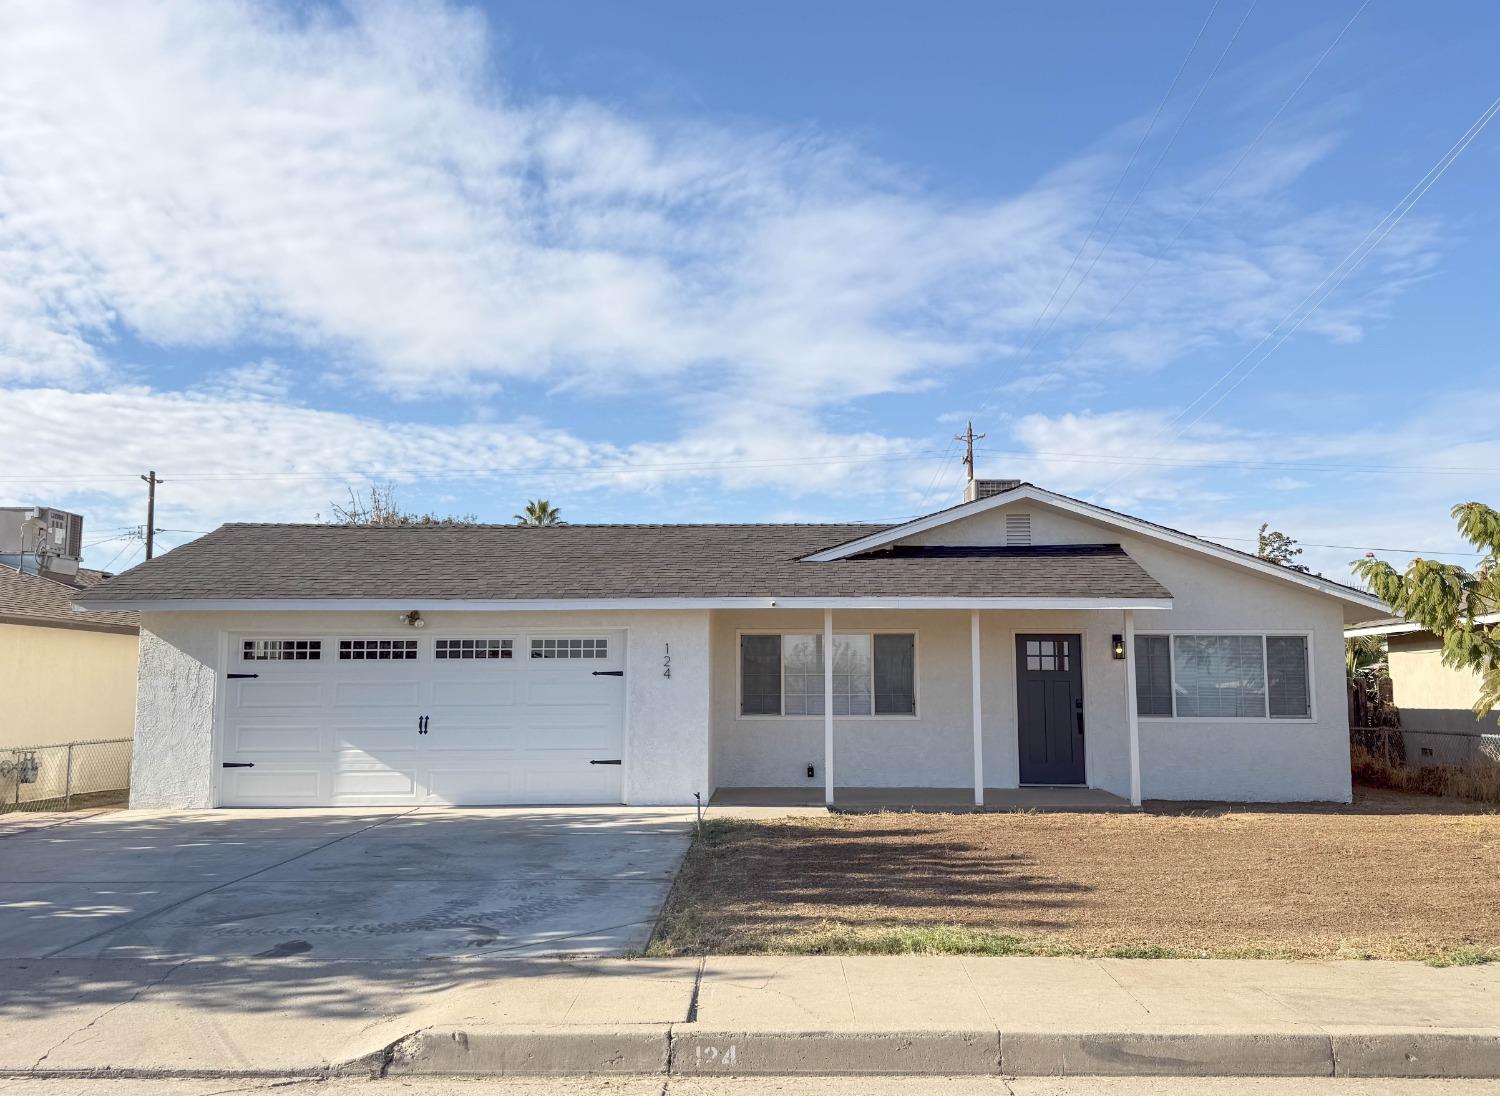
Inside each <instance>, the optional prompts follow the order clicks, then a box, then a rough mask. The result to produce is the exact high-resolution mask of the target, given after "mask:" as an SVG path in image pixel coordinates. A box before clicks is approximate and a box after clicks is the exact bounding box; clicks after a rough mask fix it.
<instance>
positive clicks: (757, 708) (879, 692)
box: [740, 632, 917, 716]
mask: <svg viewBox="0 0 1500 1096" xmlns="http://www.w3.org/2000/svg"><path fill="white" fill-rule="evenodd" d="M823 703H824V697H823V636H822V635H821V634H820V633H798V632H788V633H780V632H775V633H756V634H750V633H747V634H744V635H741V636H740V715H742V716H821V715H822V714H823V712H824V707H823ZM833 714H834V715H836V716H914V715H916V714H917V689H916V635H915V634H914V633H912V632H848V633H839V634H837V635H835V636H834V637H833Z"/></svg>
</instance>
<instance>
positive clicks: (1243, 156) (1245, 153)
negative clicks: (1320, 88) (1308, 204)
mask: <svg viewBox="0 0 1500 1096" xmlns="http://www.w3.org/2000/svg"><path fill="white" fill-rule="evenodd" d="M1252 6H1253V5H1252ZM1369 6H1370V0H1364V3H1362V4H1360V6H1359V7H1358V8H1357V9H1356V10H1355V12H1354V14H1353V15H1351V16H1350V17H1349V21H1348V22H1347V23H1345V24H1344V27H1343V29H1342V30H1340V31H1339V32H1338V34H1336V35H1335V36H1334V39H1333V41H1332V42H1330V43H1328V48H1327V49H1325V50H1324V51H1323V52H1322V53H1321V54H1319V55H1318V59H1317V60H1316V61H1314V62H1313V64H1312V68H1310V69H1308V70H1307V72H1306V73H1305V74H1303V77H1302V79H1301V80H1299V81H1298V82H1297V86H1296V87H1294V88H1292V90H1291V93H1290V94H1289V95H1288V96H1287V97H1286V98H1285V99H1283V100H1282V101H1281V105H1280V106H1279V107H1277V108H1276V113H1275V114H1272V115H1271V117H1270V118H1269V119H1267V120H1266V123H1265V125H1263V126H1261V127H1260V131H1259V132H1258V133H1256V135H1255V136H1254V137H1253V138H1251V140H1250V143H1249V144H1248V145H1246V146H1245V147H1244V149H1243V150H1242V151H1241V152H1240V155H1239V157H1238V158H1237V159H1236V160H1235V161H1234V163H1233V164H1231V165H1230V167H1229V170H1228V171H1226V172H1225V173H1224V175H1223V177H1222V178H1221V179H1220V180H1219V181H1218V182H1217V183H1215V184H1214V188H1213V189H1212V190H1210V191H1209V192H1208V195H1207V196H1206V197H1205V198H1204V199H1203V200H1202V201H1201V202H1199V203H1198V207H1197V208H1196V209H1194V210H1193V212H1192V213H1191V214H1189V215H1188V219H1187V220H1185V221H1183V222H1182V224H1181V225H1179V226H1178V227H1177V231H1176V232H1175V233H1173V234H1172V238H1171V239H1170V240H1168V241H1167V242H1166V244H1165V245H1164V246H1163V247H1162V248H1161V250H1160V251H1158V252H1157V253H1156V254H1155V255H1153V256H1152V257H1151V261H1150V262H1149V263H1148V264H1147V265H1146V269H1144V270H1142V271H1141V272H1140V274H1139V275H1137V276H1136V279H1135V281H1133V282H1131V283H1130V285H1129V287H1127V288H1126V290H1125V292H1124V293H1122V294H1120V297H1119V299H1118V300H1116V301H1115V303H1114V304H1112V305H1110V307H1109V311H1108V312H1106V313H1105V314H1104V315H1103V316H1101V317H1099V319H1098V320H1097V321H1096V322H1095V323H1094V326H1093V327H1091V328H1089V330H1088V331H1087V332H1086V333H1085V334H1084V336H1083V340H1082V341H1081V342H1080V343H1079V344H1078V346H1077V347H1076V348H1075V349H1074V350H1073V354H1074V356H1077V355H1079V354H1081V353H1082V352H1083V350H1084V348H1085V347H1087V346H1088V345H1089V343H1090V342H1091V341H1092V340H1093V338H1094V336H1095V335H1097V334H1098V333H1099V329H1100V328H1101V327H1103V326H1104V325H1105V324H1106V323H1108V322H1109V320H1110V319H1111V317H1113V316H1114V314H1115V313H1116V312H1118V311H1119V309H1120V306H1121V305H1123V304H1124V303H1125V301H1126V300H1127V299H1128V298H1129V297H1130V295H1131V294H1132V293H1134V292H1135V291H1136V290H1137V289H1138V288H1140V286H1141V283H1142V282H1144V281H1145V280H1146V278H1147V277H1149V276H1150V274H1151V272H1152V271H1153V270H1155V269H1156V266H1157V264H1158V263H1160V262H1161V260H1162V259H1163V258H1164V257H1165V256H1166V254H1167V252H1169V251H1171V250H1172V248H1173V247H1175V246H1176V245H1177V241H1178V240H1180V239H1182V235H1183V233H1185V232H1186V231H1187V230H1188V229H1189V228H1190V227H1192V225H1193V224H1194V223H1195V222H1196V221H1197V220H1198V217H1199V215H1201V214H1202V213H1203V211H1204V210H1205V209H1207V208H1208V206H1209V203H1210V202H1212V201H1213V200H1214V199H1215V198H1216V197H1218V195H1219V191H1221V190H1223V189H1224V187H1225V185H1226V184H1228V182H1229V180H1230V179H1232V178H1233V177H1234V175H1235V173H1236V172H1237V171H1239V169H1240V168H1241V167H1242V166H1243V165H1244V163H1245V161H1246V160H1247V159H1249V157H1250V153H1251V152H1253V151H1254V150H1255V148H1256V146H1257V145H1259V144H1260V142H1261V140H1262V138H1264V137H1265V135H1266V134H1267V133H1269V132H1271V127H1272V126H1274V125H1275V124H1276V121H1277V119H1279V118H1280V117H1281V116H1282V114H1283V113H1285V111H1286V108H1287V107H1289V106H1290V105H1291V103H1292V100H1293V99H1295V98H1296V97H1297V95H1298V93H1299V92H1301V90H1302V89H1303V88H1304V87H1306V86H1307V82H1308V81H1309V80H1311V79H1312V78H1313V74H1314V73H1316V72H1317V71H1318V69H1319V68H1321V67H1322V65H1323V62H1324V61H1326V60H1327V59H1328V55H1329V54H1331V53H1332V52H1333V51H1334V48H1335V47H1336V46H1337V45H1338V44H1339V43H1340V42H1342V41H1343V40H1344V36H1345V35H1346V34H1348V33H1349V29H1350V28H1351V27H1353V26H1354V23H1355V20H1357V19H1358V18H1359V17H1360V16H1361V15H1363V14H1364V11H1365V9H1366V8H1367V7H1369ZM1248 14H1249V13H1248V12H1247V13H1246V15H1247V17H1248Z"/></svg>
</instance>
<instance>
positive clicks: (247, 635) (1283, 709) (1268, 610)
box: [79, 480, 1380, 808]
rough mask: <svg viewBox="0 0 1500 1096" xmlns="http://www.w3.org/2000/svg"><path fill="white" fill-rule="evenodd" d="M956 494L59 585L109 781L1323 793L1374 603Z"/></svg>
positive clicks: (227, 554)
mask: <svg viewBox="0 0 1500 1096" xmlns="http://www.w3.org/2000/svg"><path fill="white" fill-rule="evenodd" d="M967 499H968V501H965V502H964V503H961V504H959V505H957V506H954V507H952V508H949V509H946V510H942V511H939V512H937V513H934V514H929V515H927V516H925V517H922V518H918V519H916V520H913V521H907V522H903V523H901V524H897V525H889V526H887V525H869V524H827V525H809V524H795V525H793V524H779V525H571V526H559V527H551V528H547V527H543V528H520V527H515V526H468V527H420V528H372V527H349V526H329V525H226V526H223V527H221V528H220V529H218V530H216V531H214V532H213V533H210V534H209V535H207V536H205V537H203V538H201V539H199V540H197V541H194V542H192V543H190V544H187V545H184V546H183V547H181V548H178V549H176V550H174V551H172V552H170V553H168V554H167V555H165V556H162V557H159V558H157V559H155V560H153V561H151V562H149V563H145V564H143V565H142V566H139V567H137V568H135V569H133V570H131V571H129V572H127V573H125V574H123V575H120V576H118V577H116V578H113V579H111V580H110V581H108V582H106V583H104V584H103V585H101V586H99V587H96V588H95V589H93V590H90V591H88V592H87V593H86V594H83V595H80V597H79V601H80V603H81V604H83V605H85V606H86V607H88V608H90V609H95V610H104V609H117V610H118V609H129V610H134V611H139V612H140V613H141V614H142V641H141V678H140V689H139V701H138V710H137V720H136V753H135V768H134V772H133V783H132V799H131V802H132V805H133V806H136V807H153V808H160V807H209V806H214V805H224V806H230V805H233V806H256V805H260V806H316V805H328V804H337V805H367V804H368V805H373V804H419V803H455V804H499V803H621V802H623V803H628V804H637V805H646V804H683V803H692V802H693V801H694V797H695V796H697V795H701V796H702V798H703V801H704V802H707V801H708V800H709V797H710V796H711V795H713V794H714V793H715V792H716V791H717V792H718V793H719V794H720V795H721V797H723V796H731V795H733V794H735V793H736V792H737V791H742V790H744V789H764V788H779V789H788V790H791V791H795V790H797V789H802V790H804V791H805V792H809V793H811V794H814V795H817V796H819V797H820V798H822V799H826V800H828V801H830V802H836V801H838V800H839V799H840V797H845V796H853V795H856V794H858V793H859V792H860V791H862V790H863V791H866V792H868V790H869V789H895V788H912V787H916V788H927V789H956V790H958V793H957V794H961V796H962V798H963V800H964V801H965V802H970V801H972V802H989V803H992V804H993V803H995V802H997V801H998V802H1004V801H1006V797H1007V795H1009V794H1010V793H1011V792H1012V790H1014V789H1017V788H1020V787H1023V786H1028V785H1045V786H1065V787H1080V788H1085V789H1091V790H1092V794H1095V795H1097V796H1099V797H1103V798H1105V799H1113V800H1115V801H1117V802H1122V803H1123V802H1125V801H1129V802H1133V803H1139V802H1140V800H1141V799H1142V798H1143V797H1145V798H1161V799H1177V800H1184V799H1211V800H1282V801H1293V800H1336V801H1345V800H1348V799H1349V798H1350V779H1349V736H1348V717H1347V713H1346V709H1345V699H1344V682H1343V676H1344V675H1343V669H1342V668H1343V659H1344V652H1343V629H1344V627H1345V625H1346V623H1348V622H1349V621H1352V620H1357V619H1360V618H1362V617H1368V616H1369V615H1370V612H1371V610H1372V609H1376V608H1378V607H1379V606H1380V602H1379V601H1378V600H1377V599H1375V598H1374V597H1372V596H1370V595H1368V594H1365V593H1363V592H1361V591H1358V590H1355V589H1353V588H1351V587H1348V586H1344V585H1341V584H1339V583H1336V582H1332V581H1329V580H1327V579H1324V578H1321V577H1318V576H1315V575H1308V574H1302V573H1300V572H1297V571H1293V570H1290V569H1288V568H1283V567H1280V566H1277V565H1275V564H1271V563H1267V562H1266V561H1264V560H1261V559H1258V558H1256V557H1254V556H1249V555H1246V554H1244V553H1242V552H1237V551H1234V550H1232V549H1229V548H1224V547H1221V546H1220V545H1217V544H1213V543H1210V542H1208V541H1205V540H1201V539H1198V538H1196V537H1193V536H1190V535H1188V534H1186V533H1182V532H1178V531H1176V530H1173V529H1168V528H1165V527H1163V526H1160V525H1156V524H1153V523H1151V522H1149V521H1144V520H1141V519H1139V518H1134V517H1129V516H1127V515H1124V514H1121V513H1117V512H1114V511H1112V510H1108V509H1105V508H1103V507H1101V506H1097V505H1093V504H1090V503H1088V502H1083V501H1080V500H1078V499H1074V498H1069V497H1067V496H1064V495H1061V494H1058V493H1056V492H1053V491H1047V490H1043V489H1042V488H1039V487H1036V486H1033V485H1031V484H1029V483H1021V482H1019V481H1014V480H1000V481H993V480H991V481H984V480H981V481H971V483H970V486H969V489H968V492H967ZM825 698H831V703H825Z"/></svg>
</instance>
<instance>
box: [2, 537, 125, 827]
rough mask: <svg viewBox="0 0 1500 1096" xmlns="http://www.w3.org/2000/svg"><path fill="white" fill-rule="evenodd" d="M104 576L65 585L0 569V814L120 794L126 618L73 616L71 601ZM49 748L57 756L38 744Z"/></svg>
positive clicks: (86, 575)
mask: <svg viewBox="0 0 1500 1096" xmlns="http://www.w3.org/2000/svg"><path fill="white" fill-rule="evenodd" d="M103 578H104V574H103V572H100V571H91V570H88V569H87V568H79V569H78V570H77V571H76V572H74V573H73V575H72V577H71V580H70V581H68V582H63V581H59V580H58V579H56V578H43V577H42V576H41V575H35V574H29V573H28V572H26V571H18V570H15V569H14V568H12V567H10V566H8V565H6V564H4V563H0V810H5V809H7V808H10V807H15V806H17V805H23V804H26V803H28V802H36V801H40V800H48V799H53V798H58V797H64V796H66V797H69V798H71V797H72V796H74V795H82V794H86V793H90V792H97V791H104V790H107V789H114V788H123V787H124V786H125V783H124V777H125V773H126V764H127V761H128V756H129V750H130V747H129V744H128V743H117V744H114V745H105V744H99V745H90V746H88V747H83V748H80V749H79V750H73V751H70V750H67V749H64V748H62V747H63V746H64V745H65V744H66V743H69V742H90V743H98V742H100V740H110V739H114V740H118V739H128V738H129V737H130V736H131V733H132V730H133V729H134V727H135V684H136V646H137V638H136V637H137V634H138V632H139V630H140V627H139V624H138V623H137V619H138V618H137V615H136V614H135V613H132V612H122V611H119V610H105V611H102V612H80V611H78V610H77V609H75V608H74V607H73V595H74V594H75V593H77V592H78V591H79V590H81V589H86V588H88V587H90V586H92V585H94V584H96V583H98V582H99V581H101V580H102V579H103ZM49 746H57V747H59V748H58V749H46V748H45V747H49Z"/></svg>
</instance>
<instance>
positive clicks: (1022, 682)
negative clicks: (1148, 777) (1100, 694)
mask: <svg viewBox="0 0 1500 1096" xmlns="http://www.w3.org/2000/svg"><path fill="white" fill-rule="evenodd" d="M1081 646H1082V645H1081V644H1080V643H1079V640H1078V636H1076V635H1047V636H1036V635H1034V636H1016V691H1017V696H1016V714H1017V717H1018V720H1017V734H1018V736H1019V738H1020V747H1021V783H1022V784H1082V783H1084V782H1085V776H1084V768H1083V663H1082V661H1081V658H1080V656H1081V654H1082V652H1081V650H1080V648H1081Z"/></svg>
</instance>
